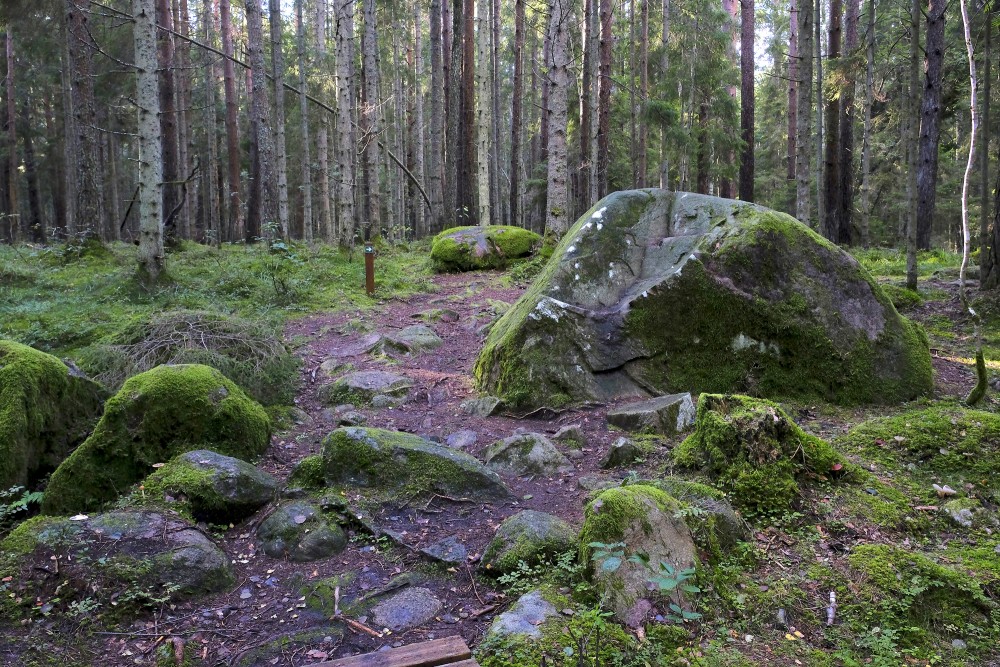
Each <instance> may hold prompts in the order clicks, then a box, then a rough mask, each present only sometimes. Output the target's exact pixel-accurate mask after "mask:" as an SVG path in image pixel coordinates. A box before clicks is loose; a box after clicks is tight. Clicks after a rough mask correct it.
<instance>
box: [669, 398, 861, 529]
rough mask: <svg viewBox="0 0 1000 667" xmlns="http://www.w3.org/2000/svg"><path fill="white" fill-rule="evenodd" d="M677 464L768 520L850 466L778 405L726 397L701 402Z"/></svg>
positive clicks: (677, 455) (677, 451) (677, 453)
mask: <svg viewBox="0 0 1000 667" xmlns="http://www.w3.org/2000/svg"><path fill="white" fill-rule="evenodd" d="M674 460H675V461H676V462H677V463H678V464H679V465H681V466H683V467H686V468H694V469H699V470H702V471H704V472H705V473H707V474H708V475H710V476H711V477H712V478H713V479H715V480H716V483H717V484H718V485H719V486H720V487H721V488H722V489H724V490H726V491H727V492H728V493H729V495H730V497H731V498H732V499H733V502H734V503H736V505H737V506H739V507H740V508H742V509H745V510H747V511H749V512H751V513H754V514H762V515H771V514H775V513H781V512H782V511H784V510H787V509H788V508H789V506H790V504H791V503H792V501H793V500H795V499H796V498H797V497H798V496H799V493H800V488H799V484H800V482H802V481H803V480H804V479H806V478H807V477H810V476H812V477H814V478H815V477H818V476H820V475H831V474H832V473H833V471H834V468H835V467H838V466H839V467H842V466H843V464H844V461H843V459H842V457H841V456H840V455H839V454H838V453H837V452H836V450H834V449H833V448H832V447H831V446H830V445H829V444H828V443H826V442H824V441H823V440H820V439H819V438H817V437H816V436H814V435H810V434H808V433H806V432H805V431H803V430H802V429H801V428H799V426H798V425H797V424H796V423H795V422H794V421H792V419H791V417H789V416H788V415H787V414H785V412H784V411H783V410H782V409H781V408H780V407H778V405H777V404H776V403H772V402H771V401H768V400H764V399H758V398H750V397H749V396H723V395H721V394H702V395H701V396H700V397H699V399H698V417H697V419H696V421H695V430H694V433H692V434H691V435H690V436H688V437H687V438H686V439H685V440H684V442H682V443H681V444H680V445H678V446H677V449H675V450H674ZM838 469H839V468H838Z"/></svg>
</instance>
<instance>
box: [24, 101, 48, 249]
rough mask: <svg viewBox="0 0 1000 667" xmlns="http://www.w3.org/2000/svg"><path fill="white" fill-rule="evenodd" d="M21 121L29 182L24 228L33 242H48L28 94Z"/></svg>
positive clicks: (25, 168) (25, 175)
mask: <svg viewBox="0 0 1000 667" xmlns="http://www.w3.org/2000/svg"><path fill="white" fill-rule="evenodd" d="M21 122H22V123H23V131H22V132H21V136H22V138H23V140H24V178H25V180H26V181H27V183H28V219H27V224H25V225H24V229H25V231H26V232H27V234H26V236H27V237H28V238H29V239H30V240H31V242H32V243H46V242H47V241H48V237H47V235H46V233H45V221H44V220H43V219H42V204H41V200H40V198H39V194H38V162H37V160H36V159H35V143H34V137H33V134H34V133H33V132H32V128H31V100H30V99H29V98H28V95H25V96H24V99H23V100H22V102H21Z"/></svg>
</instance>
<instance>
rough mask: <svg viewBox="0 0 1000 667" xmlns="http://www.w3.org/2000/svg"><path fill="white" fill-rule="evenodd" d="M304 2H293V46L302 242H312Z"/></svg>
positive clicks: (296, 0) (298, 0) (310, 161)
mask: <svg viewBox="0 0 1000 667" xmlns="http://www.w3.org/2000/svg"><path fill="white" fill-rule="evenodd" d="M303 4H305V0H295V46H296V51H298V53H297V55H298V70H299V116H300V121H299V122H300V132H301V133H302V161H301V162H300V163H299V169H300V170H301V172H302V240H303V241H305V242H306V243H309V244H311V243H312V242H313V202H312V155H311V151H312V145H311V142H310V140H309V106H308V104H307V100H306V30H305V21H304V17H303V7H302V5H303Z"/></svg>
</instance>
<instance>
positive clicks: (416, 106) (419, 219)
mask: <svg viewBox="0 0 1000 667" xmlns="http://www.w3.org/2000/svg"><path fill="white" fill-rule="evenodd" d="M422 23H423V20H422V19H421V16H420V3H419V2H415V3H413V51H414V54H413V129H414V131H413V140H412V143H413V167H414V173H413V175H414V176H416V178H417V180H418V181H420V182H421V183H426V182H427V179H426V174H425V166H426V165H425V162H426V161H425V159H424V151H425V150H426V148H427V147H426V146H425V145H424V91H423V86H422V82H423V80H424V50H423V48H422V47H423V41H422V40H421V33H422V32H423V25H422ZM414 199H415V203H414V206H413V226H414V231H415V232H416V237H417V238H422V237H424V236H427V226H426V220H427V214H429V213H430V211H427V210H425V208H424V201H423V199H419V200H417V199H416V198H414Z"/></svg>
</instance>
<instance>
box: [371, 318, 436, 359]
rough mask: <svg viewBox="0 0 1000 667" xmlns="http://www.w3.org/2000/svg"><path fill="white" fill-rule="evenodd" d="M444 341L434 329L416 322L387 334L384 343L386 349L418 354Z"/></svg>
mask: <svg viewBox="0 0 1000 667" xmlns="http://www.w3.org/2000/svg"><path fill="white" fill-rule="evenodd" d="M443 343H444V341H443V340H441V337H440V336H438V335H437V334H436V333H434V330H433V329H431V328H430V327H428V326H425V325H423V324H415V325H413V326H411V327H406V328H405V329H401V330H399V331H392V332H389V333H387V334H385V337H384V338H383V340H382V345H383V346H384V348H385V349H386V350H394V351H396V352H403V353H404V354H417V353H420V352H426V351H430V350H436V349H437V348H439V347H441V345H442V344H443Z"/></svg>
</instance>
